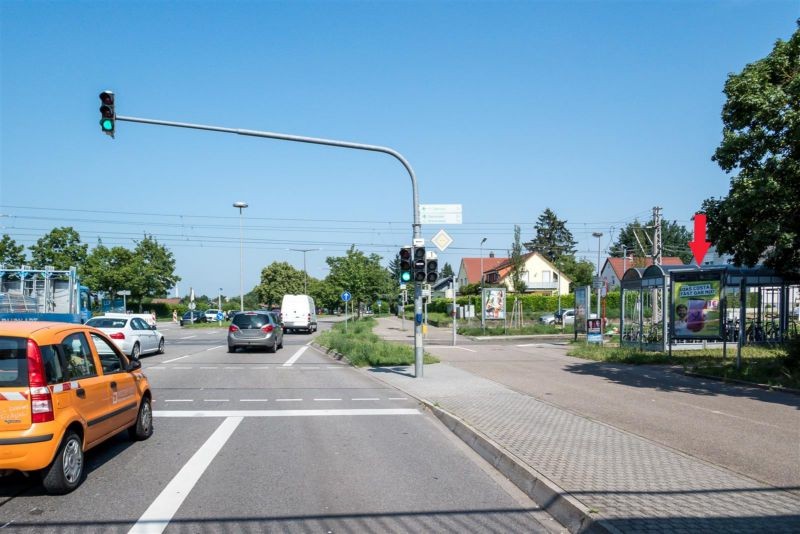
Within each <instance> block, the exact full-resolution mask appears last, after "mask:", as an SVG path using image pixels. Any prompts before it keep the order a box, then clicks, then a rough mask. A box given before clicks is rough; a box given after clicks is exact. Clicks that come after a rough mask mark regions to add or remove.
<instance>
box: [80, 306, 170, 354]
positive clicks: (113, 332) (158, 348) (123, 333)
mask: <svg viewBox="0 0 800 534" xmlns="http://www.w3.org/2000/svg"><path fill="white" fill-rule="evenodd" d="M86 325H87V326H91V327H94V328H97V329H99V330H102V331H103V332H105V333H106V334H108V337H110V338H111V339H113V340H114V343H116V345H117V346H118V347H119V349H120V350H121V351H122V352H124V353H125V354H127V355H128V356H130V357H131V358H133V359H134V360H138V359H139V356H141V355H143V354H163V353H164V334H162V333H161V332H159V331H158V330H156V327H155V326H150V325H149V324H147V323H146V322H145V321H144V319H142V318H141V317H133V316H125V315H114V316H108V317H107V316H104V315H103V316H100V317H92V318H91V319H89V320H88V321H86Z"/></svg>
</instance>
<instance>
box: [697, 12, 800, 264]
mask: <svg viewBox="0 0 800 534" xmlns="http://www.w3.org/2000/svg"><path fill="white" fill-rule="evenodd" d="M797 26H798V29H797V30H795V32H794V34H793V35H792V36H791V37H790V38H789V40H788V41H783V40H781V39H778V41H777V42H776V43H775V46H774V47H773V49H772V52H770V53H769V54H768V55H767V56H766V57H765V58H763V59H760V60H758V61H756V62H754V63H750V64H749V65H746V66H745V67H744V69H743V70H742V72H740V73H739V74H730V75H729V76H728V80H727V81H726V82H725V90H724V93H725V96H726V97H727V101H726V102H725V105H724V106H723V108H722V122H723V130H722V142H721V143H720V145H719V147H717V150H716V151H715V152H714V157H713V158H712V160H713V161H716V162H717V164H718V165H719V166H720V168H722V170H724V171H725V172H726V173H728V174H730V173H732V172H735V171H738V174H737V175H734V176H733V177H732V178H731V181H730V189H729V191H728V195H727V196H726V197H723V198H719V199H717V198H710V199H706V200H705V201H704V202H703V210H704V211H705V213H706V215H707V225H708V237H709V240H710V241H711V242H712V243H714V244H715V245H716V247H717V250H718V251H719V252H721V253H727V254H733V259H734V262H735V263H736V264H739V265H748V266H752V265H755V264H756V263H758V261H759V260H760V259H762V258H763V260H764V264H765V265H767V266H768V267H771V268H773V269H775V270H776V271H778V272H780V273H784V274H787V273H794V274H797V273H800V217H798V213H800V20H798V21H797Z"/></svg>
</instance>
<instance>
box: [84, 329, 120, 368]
mask: <svg viewBox="0 0 800 534" xmlns="http://www.w3.org/2000/svg"><path fill="white" fill-rule="evenodd" d="M92 342H93V343H94V348H95V349H96V350H97V354H98V355H99V356H100V365H101V366H102V367H103V374H109V373H118V372H120V371H122V370H123V369H125V363H126V362H125V360H124V358H123V357H122V356H121V355H120V354H119V353H117V351H116V350H114V347H113V346H111V345H110V344H109V343H108V341H106V340H105V339H104V338H102V337H100V336H98V335H97V334H92Z"/></svg>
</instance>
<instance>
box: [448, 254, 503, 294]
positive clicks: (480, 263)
mask: <svg viewBox="0 0 800 534" xmlns="http://www.w3.org/2000/svg"><path fill="white" fill-rule="evenodd" d="M506 261H508V258H495V257H494V253H493V252H490V253H489V256H488V257H486V258H461V266H460V267H459V268H458V274H457V275H456V285H457V286H458V288H459V289H461V288H462V287H464V286H465V285H467V284H479V283H480V282H481V268H483V272H486V271H487V270H490V269H493V268H494V267H496V266H498V265H500V264H501V263H503V262H506Z"/></svg>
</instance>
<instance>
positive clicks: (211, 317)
mask: <svg viewBox="0 0 800 534" xmlns="http://www.w3.org/2000/svg"><path fill="white" fill-rule="evenodd" d="M217 313H219V310H217V309H214V308H211V309H210V310H206V311H204V312H203V315H205V316H206V321H208V322H209V323H211V322H213V321H216V320H217Z"/></svg>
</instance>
